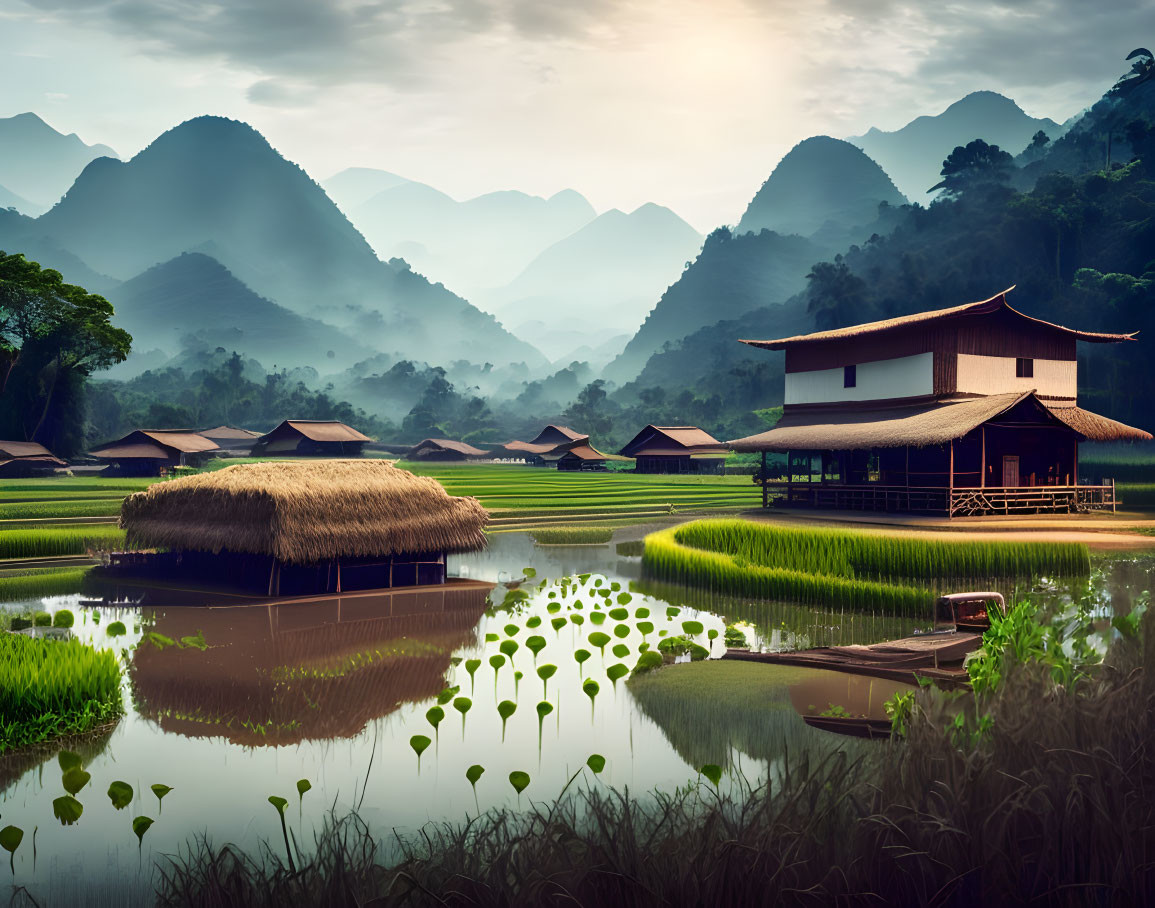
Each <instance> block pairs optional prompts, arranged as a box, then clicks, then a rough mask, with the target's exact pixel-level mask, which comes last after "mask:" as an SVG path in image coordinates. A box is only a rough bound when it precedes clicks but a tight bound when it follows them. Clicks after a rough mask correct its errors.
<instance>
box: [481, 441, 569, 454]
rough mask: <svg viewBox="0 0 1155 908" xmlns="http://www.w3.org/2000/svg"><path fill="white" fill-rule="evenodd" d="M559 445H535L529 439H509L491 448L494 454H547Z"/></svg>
mask: <svg viewBox="0 0 1155 908" xmlns="http://www.w3.org/2000/svg"><path fill="white" fill-rule="evenodd" d="M556 447H557V445H550V444H545V445H535V444H531V443H530V442H528V441H507V442H506V443H505V444H503V445H496V446H495V447H493V448H491V449H490V452H491V453H493V454H498V455H500V454H502V453H505V454H547V453H549V452H550V451H552V450H553V449H554V448H556Z"/></svg>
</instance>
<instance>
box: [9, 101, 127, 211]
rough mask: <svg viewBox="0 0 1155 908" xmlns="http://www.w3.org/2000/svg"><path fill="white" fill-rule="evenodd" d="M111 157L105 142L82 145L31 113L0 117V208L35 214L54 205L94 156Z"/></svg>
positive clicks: (112, 155)
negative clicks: (5, 192)
mask: <svg viewBox="0 0 1155 908" xmlns="http://www.w3.org/2000/svg"><path fill="white" fill-rule="evenodd" d="M101 157H107V158H115V157H116V152H115V151H113V150H112V149H111V148H109V147H108V146H107V145H85V144H84V142H82V141H81V140H80V138H79V137H78V136H77V135H76V134H75V133H71V134H69V135H64V134H63V133H60V132H57V131H56V130H55V129H53V128H52V127H51V126H49V125H48V124H47V123H45V122H44V121H43V120H42V119H40V117H38V116H36V114H34V113H22V114H17V115H16V116H14V117H6V118H0V186H3V187H4V188H5V189H7V191H8V192H9V193H10V194H11V195H12V196H14V197H15V201H9V200H7V199H6V198H5V197H4V193H3V192H2V191H0V208H7V207H9V205H11V206H12V207H15V208H16V209H17V210H19V211H20V212H21V213H22V214H30V215H38V214H40V213H41V212H43V211H45V210H46V209H48V208H50V207H51V206H52V205H55V204H56V202H57V200H58V199H59V198H60V197H61V196H62V195H64V193H65V192H66V191H67V190H68V187H69V186H71V185H72V181H73V180H75V179H76V176H77V174H79V173H80V172H81V171H82V170H83V169H84V167H85V165H87V164H88V162H89V161H91V160H93V159H94V158H101Z"/></svg>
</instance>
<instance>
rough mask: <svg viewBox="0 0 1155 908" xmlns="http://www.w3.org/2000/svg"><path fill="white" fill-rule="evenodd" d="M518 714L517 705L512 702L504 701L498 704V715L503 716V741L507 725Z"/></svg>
mask: <svg viewBox="0 0 1155 908" xmlns="http://www.w3.org/2000/svg"><path fill="white" fill-rule="evenodd" d="M515 712H517V704H516V703H514V702H513V701H512V700H502V701H501V702H500V703H498V704H497V714H498V715H499V716H501V740H502V741H505V723H506V722H507V721H508V719H509V717H510V716H512V715H513V714H514V713H515Z"/></svg>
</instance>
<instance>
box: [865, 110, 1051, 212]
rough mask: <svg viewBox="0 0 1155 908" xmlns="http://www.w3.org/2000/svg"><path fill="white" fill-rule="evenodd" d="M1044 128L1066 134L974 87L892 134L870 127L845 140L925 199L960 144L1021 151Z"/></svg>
mask: <svg viewBox="0 0 1155 908" xmlns="http://www.w3.org/2000/svg"><path fill="white" fill-rule="evenodd" d="M1040 129H1041V130H1042V131H1043V132H1045V133H1046V134H1047V135H1048V136H1050V137H1051V139H1056V138H1058V137H1059V136H1060V135H1062V132H1063V127H1062V126H1060V125H1059V124H1058V123H1056V122H1055V121H1054V120H1051V119H1047V118H1045V117H1044V118H1042V119H1036V118H1034V117H1031V116H1029V115H1028V114H1026V113H1025V112H1024V111H1023V109H1022V108H1021V107H1019V105H1018V104H1016V103H1015V102H1014V101H1012V100H1011V99H1010V98H1007V97H1004V96H1003V95H1000V94H998V93H997V92H993V91H976V92H972V93H971V94H969V95H967V96H966V97H965V98H962V99H961V100H958V101H955V102H954V103H953V104H952V105H950V107H948V108H947V109H946V110H944V111H943V112H942V113H940V114H937V115H936V116H932V117H917V118H916V119H914V120H911V121H910V122H909V123H907V124H906V125H905V126H904V127H902V129H898V130H895V131H894V132H883V131H882V130H879V129H871V130H870V131H868V132H867V133H866V135H863V136H851V137H850V138H848V139H847V141H848V142H850V143H852V144H854V145H857V146H858V147H859V148H861V149H862V150H863V151H865V152H866V153H867V154H868V155H870V157H872V158H873V159H874V160H875V161H877V162H878V163H879V165H880V166H881V167H882V168H883V170H885V171H886V172H887V173H888V174H890V178H891V179H892V180H894V182H895V183H896V184H898V187H899V189H901V190H902V191H903V192H904V193H905V194H906V195H907V196H908V197H909V198H910V199H911V200H912V201H917V202H924V201H925V200H926V198H927V190H928V189H930V187H931V186H933V185H934V184H935V183H937V182H938V181H939V171H940V170H941V169H942V162H943V160H944V159H945V158H946V157H947V155H949V154H950V153H951V151H953V150H954V148H955V147H956V146H958V145H966V144H967V143H968V142H970V141H971V140H972V139H982V140H983V141H984V142H987V143H989V144H991V145H998V146H999V147H1000V148H1001V149H1003V150H1004V151H1007V152H1010V153H1011V154H1018V153H1019V152H1021V151H1022V150H1023V149H1024V148H1026V147H1027V145H1028V144H1030V141H1031V137H1032V136H1034V134H1035V133H1036V132H1038V131H1039V130H1040Z"/></svg>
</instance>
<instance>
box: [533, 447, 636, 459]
mask: <svg viewBox="0 0 1155 908" xmlns="http://www.w3.org/2000/svg"><path fill="white" fill-rule="evenodd" d="M567 457H574V458H576V459H578V460H584V461H590V462H593V461H599V460H600V461H604V460H606V459H608V458H607V455H605V454H603V453H602V452H601V451H599V450H598V449H597V448H594V447H591V446H590V445H587V444H579V445H574V446H573V447H567V448H560V447H559V448H557V449H556V450H554V451H552V452H550V453H549V454H544V455H542V458H541V459H542V460H545V461H548V462H549V463H553V462H555V461H559V460H564V459H565V458H567ZM615 459H617V458H615Z"/></svg>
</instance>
